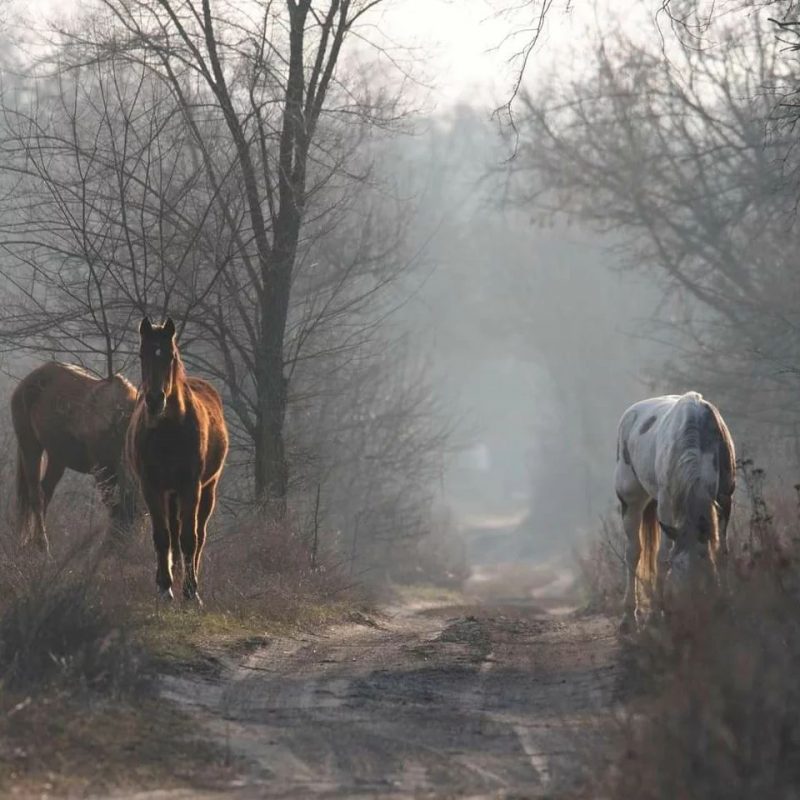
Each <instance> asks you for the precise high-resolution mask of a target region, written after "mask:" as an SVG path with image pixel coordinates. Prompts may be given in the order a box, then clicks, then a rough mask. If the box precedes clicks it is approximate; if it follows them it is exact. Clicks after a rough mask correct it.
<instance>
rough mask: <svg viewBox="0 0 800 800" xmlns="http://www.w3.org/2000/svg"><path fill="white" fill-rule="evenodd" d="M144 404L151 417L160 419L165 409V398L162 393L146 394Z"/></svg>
mask: <svg viewBox="0 0 800 800" xmlns="http://www.w3.org/2000/svg"><path fill="white" fill-rule="evenodd" d="M144 404H145V407H146V408H147V413H148V414H149V415H150V416H151V417H160V416H161V415H162V414H163V413H164V411H165V410H166V408H167V396H166V395H165V394H164V392H148V393H147V394H146V395H145V396H144Z"/></svg>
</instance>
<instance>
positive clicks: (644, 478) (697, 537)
mask: <svg viewBox="0 0 800 800" xmlns="http://www.w3.org/2000/svg"><path fill="white" fill-rule="evenodd" d="M734 486H735V455H734V448H733V440H732V439H731V435H730V432H729V431H728V427H727V425H726V424H725V422H724V421H723V419H722V416H721V415H720V413H719V411H718V410H717V409H716V408H715V407H714V406H713V405H711V403H709V402H707V401H706V400H704V399H703V398H702V397H701V396H700V395H699V394H697V392H689V393H688V394H684V395H668V396H666V397H653V398H651V399H649V400H642V401H641V402H639V403H636V404H635V405H632V406H631V407H630V408H629V409H628V410H627V411H626V412H625V413H624V414H623V415H622V419H621V420H620V423H619V435H618V439H617V468H616V475H615V488H616V492H617V497H618V498H619V501H620V504H621V510H622V524H623V527H624V529H625V536H626V539H627V544H626V548H625V565H626V585H625V601H624V608H625V610H624V615H623V619H622V625H621V629H622V630H623V631H629V630H631V629H632V628H633V627H635V624H636V619H637V616H638V612H639V608H638V597H639V592H637V585H636V583H637V580H638V581H640V582H641V584H642V587H643V588H645V589H646V591H647V592H648V593H650V595H651V596H653V598H654V600H655V602H656V604H657V605H658V606H661V607H663V602H664V586H665V584H664V581H665V578H666V577H667V575H670V576H672V577H674V578H675V579H676V580H680V582H681V583H682V584H685V583H686V582H687V581H688V580H691V581H692V584H693V585H695V586H697V585H703V584H707V583H708V582H709V581H715V580H716V562H717V560H718V559H720V560H721V559H724V558H725V556H726V555H727V538H726V534H727V527H728V520H729V519H730V514H731V499H732V495H733V490H734ZM659 528H660V531H659ZM662 532H663V534H665V535H664V536H662V535H661V533H662ZM672 577H671V578H670V584H672V583H673V581H672ZM675 588H676V590H677V588H678V587H677V586H676V587H675ZM653 592H654V594H653Z"/></svg>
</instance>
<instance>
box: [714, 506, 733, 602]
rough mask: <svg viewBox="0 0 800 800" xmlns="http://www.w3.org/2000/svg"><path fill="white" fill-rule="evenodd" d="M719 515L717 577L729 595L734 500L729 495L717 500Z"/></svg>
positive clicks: (724, 591) (725, 592)
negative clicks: (731, 526)
mask: <svg viewBox="0 0 800 800" xmlns="http://www.w3.org/2000/svg"><path fill="white" fill-rule="evenodd" d="M717 503H718V505H719V513H718V517H717V530H718V534H719V545H718V548H717V558H716V564H717V576H718V578H719V582H720V588H721V589H722V591H723V593H724V594H728V590H729V588H730V578H729V576H728V523H729V522H730V520H731V508H732V506H733V498H732V497H731V496H730V495H729V494H726V495H720V496H719V497H718V498H717Z"/></svg>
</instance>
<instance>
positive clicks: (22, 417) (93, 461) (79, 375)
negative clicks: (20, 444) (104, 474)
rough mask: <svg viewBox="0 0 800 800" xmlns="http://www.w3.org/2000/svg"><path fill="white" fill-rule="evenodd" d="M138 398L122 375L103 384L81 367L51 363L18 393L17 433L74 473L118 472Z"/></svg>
mask: <svg viewBox="0 0 800 800" xmlns="http://www.w3.org/2000/svg"><path fill="white" fill-rule="evenodd" d="M135 397H136V390H135V389H134V388H133V386H132V385H131V384H130V383H129V382H128V381H126V380H125V379H124V378H123V377H122V376H120V375H115V376H114V377H113V378H110V379H103V378H97V377H95V376H93V375H91V374H90V373H89V372H87V371H86V370H84V369H82V368H81V367H78V366H75V365H72V364H63V363H61V362H58V361H50V362H47V363H46V364H42V365H41V366H39V367H37V368H36V369H34V370H32V371H31V372H30V373H29V374H28V375H26V376H25V377H24V378H23V379H22V380H21V381H20V382H19V384H18V385H17V387H16V388H15V390H14V392H13V394H12V398H11V409H12V418H13V422H14V428H15V431H16V432H17V436H18V438H20V440H21V439H22V438H23V437H28V438H30V437H31V436H33V437H35V438H36V440H37V441H38V442H39V444H40V445H41V447H43V448H44V449H46V450H47V451H48V453H50V454H51V455H52V456H55V457H57V458H58V459H59V460H60V461H62V463H64V465H65V466H67V467H69V468H70V469H74V470H76V471H78V472H88V471H90V470H92V469H94V468H95V467H97V466H98V465H105V466H112V465H113V463H114V462H116V460H118V458H119V455H120V450H121V446H122V436H123V435H124V428H125V427H127V421H128V419H129V417H130V414H131V411H132V409H133V405H134V402H135ZM100 462H103V464H100ZM106 462H108V463H106Z"/></svg>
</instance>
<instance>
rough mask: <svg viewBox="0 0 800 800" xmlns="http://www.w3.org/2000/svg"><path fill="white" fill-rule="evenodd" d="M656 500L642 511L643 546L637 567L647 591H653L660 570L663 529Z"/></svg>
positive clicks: (640, 581)
mask: <svg viewBox="0 0 800 800" xmlns="http://www.w3.org/2000/svg"><path fill="white" fill-rule="evenodd" d="M656 509H657V506H656V502H655V500H651V501H650V502H649V503H648V504H647V505H646V506H645V509H644V512H643V513H642V523H641V525H640V526H639V544H640V546H641V548H642V552H641V556H640V557H639V564H638V569H637V576H636V577H637V579H638V581H639V583H640V585H641V586H642V587H643V588H645V590H646V591H647V592H651V591H652V588H653V581H654V580H655V577H656V572H657V570H658V548H659V545H660V544H661V530H660V528H659V525H658V517H657V515H656Z"/></svg>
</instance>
